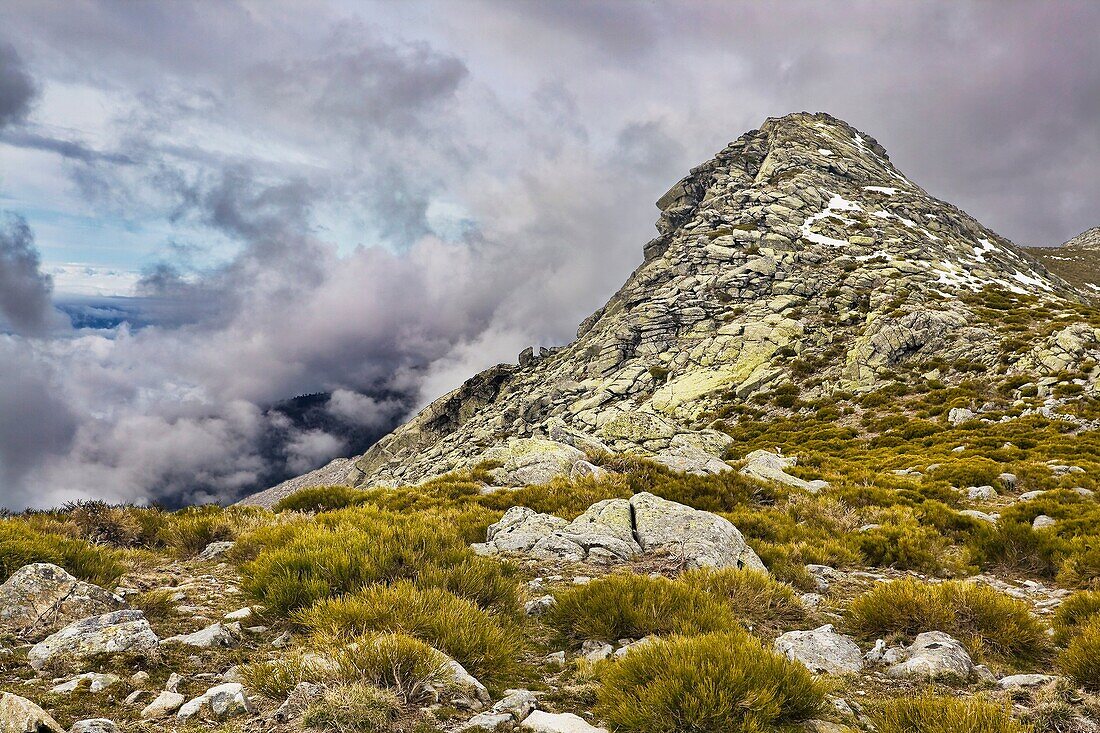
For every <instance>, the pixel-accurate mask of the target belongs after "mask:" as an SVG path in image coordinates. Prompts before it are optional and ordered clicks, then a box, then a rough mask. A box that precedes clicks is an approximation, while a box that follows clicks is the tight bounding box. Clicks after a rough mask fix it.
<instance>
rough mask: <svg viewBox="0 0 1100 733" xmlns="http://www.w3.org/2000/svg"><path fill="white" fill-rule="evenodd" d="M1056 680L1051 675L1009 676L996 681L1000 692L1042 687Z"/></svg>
mask: <svg viewBox="0 0 1100 733" xmlns="http://www.w3.org/2000/svg"><path fill="white" fill-rule="evenodd" d="M1058 679H1059V678H1058V677H1056V676H1055V675H1051V674H1011V675H1009V676H1008V677H1002V678H1001V679H1000V680H998V681H997V685H998V686H999V687H1000V688H1001V689H1002V690H1015V689H1019V688H1021V687H1042V686H1043V685H1045V684H1048V683H1050V682H1054V681H1056V680H1058Z"/></svg>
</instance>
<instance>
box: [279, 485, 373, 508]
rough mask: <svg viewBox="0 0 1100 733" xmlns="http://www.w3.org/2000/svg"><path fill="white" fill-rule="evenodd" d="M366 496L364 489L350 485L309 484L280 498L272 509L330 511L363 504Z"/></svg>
mask: <svg viewBox="0 0 1100 733" xmlns="http://www.w3.org/2000/svg"><path fill="white" fill-rule="evenodd" d="M368 496H369V495H368V494H367V492H366V491H363V490H362V489H354V488H352V487H350V486H311V487H310V488H308V489H301V490H300V491H295V492H294V493H293V494H291V495H290V496H287V497H284V498H283V499H280V500H279V501H278V502H277V503H276V504H275V506H274V507H272V510H273V511H274V512H276V513H278V512H313V513H317V512H330V511H333V510H336V509H346V508H347V507H351V506H358V505H360V504H364V503H366V501H367V497H368Z"/></svg>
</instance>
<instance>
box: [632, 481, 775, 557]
mask: <svg viewBox="0 0 1100 733" xmlns="http://www.w3.org/2000/svg"><path fill="white" fill-rule="evenodd" d="M630 506H631V507H632V508H633V519H634V532H635V535H636V537H637V539H638V542H639V544H640V545H641V547H642V550H643V551H644V552H645V553H647V554H648V553H657V554H662V555H670V556H672V557H675V558H678V559H679V560H681V561H682V562H683V564H684V566H685V567H688V568H698V567H714V568H751V569H753V570H760V571H763V572H767V568H765V567H764V563H763V562H761V561H760V558H759V557H757V555H756V553H755V552H753V551H752V548H751V547H749V546H748V544H747V543H746V542H745V538H744V537H743V536H742V535H741V532H739V531H738V529H737V527H734V526H733V524H732V523H731V522H730V521H729V520H728V519H725V518H723V517H720V516H718V515H717V514H711V513H710V512H704V511H701V510H699V509H693V508H691V507H689V506H685V505H683V504H678V503H676V502H674V501H669V500H668V499H662V498H660V497H659V496H654V495H653V494H650V493H649V492H642V493H640V494H635V495H634V496H632V497H631V498H630Z"/></svg>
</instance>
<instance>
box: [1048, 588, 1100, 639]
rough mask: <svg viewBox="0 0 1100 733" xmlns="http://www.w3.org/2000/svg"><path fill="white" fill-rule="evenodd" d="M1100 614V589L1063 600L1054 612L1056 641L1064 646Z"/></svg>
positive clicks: (1052, 620) (1053, 624) (1053, 623)
mask: <svg viewBox="0 0 1100 733" xmlns="http://www.w3.org/2000/svg"><path fill="white" fill-rule="evenodd" d="M1098 616H1100V591H1081V592H1079V593H1074V594H1073V595H1072V596H1070V597H1069V598H1067V599H1066V600H1064V601H1062V605H1060V606H1058V610H1057V611H1055V612H1054V618H1052V619H1051V622H1050V623H1051V626H1053V627H1054V643H1056V644H1058V645H1060V646H1064V645H1065V644H1066V643H1068V642H1069V640H1070V639H1071V638H1073V636H1074V635H1075V634H1076V633H1077V632H1078V631H1079V630H1080V628H1081V626H1083V625H1084V624H1086V623H1088V622H1089V621H1090V620H1091V619H1093V618H1097V617H1098Z"/></svg>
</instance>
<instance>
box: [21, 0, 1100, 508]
mask: <svg viewBox="0 0 1100 733" xmlns="http://www.w3.org/2000/svg"><path fill="white" fill-rule="evenodd" d="M1098 36H1100V3H1096V2H1093V1H1091V0H1081V1H1080V2H1038V1H1036V2H1004V1H1001V0H998V1H997V2H994V1H993V0H989V2H972V3H967V2H958V1H956V0H950V1H949V2H908V1H906V2H902V1H900V0H899V1H898V2H881V1H875V2H839V1H838V2H828V3H824V2H818V1H816V0H813V1H807V2H797V1H792V0H788V1H787V2H783V3H760V2H742V3H738V2H694V3H685V2H642V1H638V2H628V1H627V0H620V1H612V2H568V1H558V2H521V1H518V2H517V1H515V0H512V1H509V2H490V1H488V0H485V1H481V0H449V1H447V2H439V3H432V2H424V3H419V2H396V1H395V2H381V3H370V2H365V1H357V2H348V3H341V2H336V1H335V0H334V1H332V2H329V1H327V0H298V1H297V2H287V3H283V2H277V1H275V0H256V1H254V2H252V1H247V0H238V1H236V2H234V1H231V0H226V1H224V2H221V1H218V0H204V1H203V2H191V3H188V2H167V1H166V2H97V1H94V0H63V1H59V2H49V1H48V0H0V505H2V506H7V507H9V508H21V507H24V506H27V505H32V506H45V505H53V504H57V503H60V502H63V501H68V500H76V499H81V498H90V497H93V498H104V499H107V500H110V501H174V502H178V501H182V500H186V501H204V500H214V499H218V500H228V499H231V498H234V497H235V496H238V495H239V494H240V493H241V492H243V491H246V490H248V489H251V488H256V487H257V486H256V485H257V482H261V483H262V481H263V480H264V478H265V477H266V476H269V475H270V474H271V473H272V472H274V473H275V474H279V473H284V474H285V473H293V472H295V471H302V470H306V469H308V468H310V467H312V466H316V465H319V464H320V463H323V462H324V461H326V460H327V459H329V458H331V457H333V456H336V455H340V454H341V453H342V452H344V451H346V450H347V443H346V441H345V439H344V437H343V436H341V435H337V434H332V433H328V432H325V431H324V430H320V429H316V428H304V427H296V426H288V425H286V424H283V423H280V422H279V421H280V420H284V422H285V419H284V418H281V417H280V416H278V415H273V414H272V413H270V412H269V411H267V409H266V408H267V407H268V406H269V405H271V404H273V403H275V402H278V401H279V400H283V399H286V398H288V397H293V396H294V395H299V394H305V393H312V392H318V391H326V392H332V393H334V395H335V396H334V398H333V399H332V400H331V401H330V403H329V405H328V407H327V409H328V410H330V411H332V412H333V414H334V415H336V416H337V417H339V418H340V419H341V420H343V421H344V422H345V423H348V424H354V425H359V426H366V427H368V428H371V429H385V428H386V427H388V426H389V425H391V424H392V423H393V421H394V420H398V419H400V418H401V417H402V416H403V414H404V412H405V411H407V409H408V408H409V406H410V405H418V404H423V403H425V402H426V401H428V400H430V399H431V398H433V397H435V396H437V395H439V394H441V393H442V392H444V391H446V390H447V389H449V388H451V387H454V386H456V385H457V384H458V383H459V382H460V381H461V380H462V379H463V378H465V377H467V376H469V375H471V374H472V373H474V372H475V371H477V370H478V369H481V368H484V367H485V366H488V365H490V364H493V363H496V362H499V361H505V360H514V358H515V354H516V353H518V352H519V351H520V350H521V349H522V348H523V347H525V346H527V345H531V344H545V345H550V344H559V343H563V342H565V341H567V340H569V339H570V338H571V336H572V334H573V332H574V330H575V328H576V324H577V323H578V322H579V321H580V320H581V319H582V318H584V317H585V316H586V315H587V314H588V313H590V312H591V311H592V310H594V309H595V308H596V307H598V306H599V305H601V304H602V303H603V302H604V301H605V300H606V298H607V297H608V296H609V295H610V294H611V293H612V292H613V291H614V290H615V289H616V288H617V287H618V286H619V285H620V284H621V282H622V281H623V280H624V279H625V278H626V276H627V275H628V274H629V272H630V271H631V270H632V269H633V268H634V267H636V266H637V265H638V264H639V263H640V261H641V252H642V245H643V244H644V243H645V242H646V241H647V240H648V239H649V238H650V237H651V236H652V235H653V234H654V230H653V222H654V220H655V219H656V213H657V212H656V210H655V209H654V207H653V203H652V202H654V201H655V200H656V199H657V198H658V197H659V196H660V195H661V194H662V193H663V192H664V191H665V190H666V189H667V188H668V187H669V186H670V185H671V184H672V183H674V182H675V181H676V180H677V179H678V178H680V177H681V176H682V175H684V174H685V173H686V172H687V170H688V169H689V168H690V167H692V166H693V165H696V164H698V163H700V162H702V161H704V160H706V159H707V158H709V157H710V156H711V155H712V154H713V153H714V152H716V151H718V150H719V149H721V148H722V147H723V146H724V145H725V144H726V143H727V142H729V141H730V140H732V139H734V138H736V137H737V136H739V135H740V134H741V133H742V132H744V131H746V130H749V129H752V128H754V127H758V126H759V125H760V123H761V122H763V120H764V119H765V118H767V117H768V116H775V115H782V114H785V113H788V112H794V111H802V110H808V111H827V112H830V113H832V114H834V115H837V116H839V117H842V118H843V119H845V120H847V121H848V122H850V123H852V124H853V125H855V126H856V127H858V128H860V129H861V130H863V131H865V132H867V133H868V134H870V135H872V136H874V137H876V138H877V139H878V140H879V141H880V142H881V143H882V144H883V145H885V146H886V148H887V150H889V152H890V154H891V157H892V158H893V160H894V161H895V163H896V164H897V165H898V166H899V167H900V168H901V169H902V170H903V171H905V172H906V173H907V174H908V175H909V176H910V177H911V178H912V179H913V180H915V181H917V182H918V183H920V184H921V185H923V186H924V187H925V188H926V189H928V190H929V191H931V192H932V193H933V194H935V195H937V196H939V197H941V198H944V199H947V200H949V201H952V202H954V203H956V204H957V205H959V206H961V207H962V208H964V209H966V210H967V211H968V212H970V213H971V214H973V215H975V216H977V217H978V218H979V219H980V220H981V221H983V222H984V223H986V224H987V225H989V226H991V227H992V228H994V229H996V230H997V231H999V232H1000V233H1002V234H1004V235H1005V236H1007V237H1009V238H1010V239H1013V240H1014V241H1016V242H1017V243H1019V244H1025V245H1056V244H1058V243H1060V242H1062V241H1064V240H1066V239H1068V238H1069V237H1071V236H1073V235H1075V234H1077V233H1078V232H1080V231H1082V230H1084V229H1086V228H1089V227H1091V226H1095V225H1097V224H1100V44H1097V40H1096V39H1097V38H1098ZM273 430H275V431H276V432H278V435H279V440H280V441H281V443H280V446H281V448H280V453H279V455H280V461H281V463H280V465H278V466H275V467H272V466H267V465H265V461H270V460H271V459H270V455H269V453H270V451H269V448H270V445H269V443H270V440H271V435H272V431H273ZM265 446H266V447H265ZM265 451H266V452H265Z"/></svg>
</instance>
